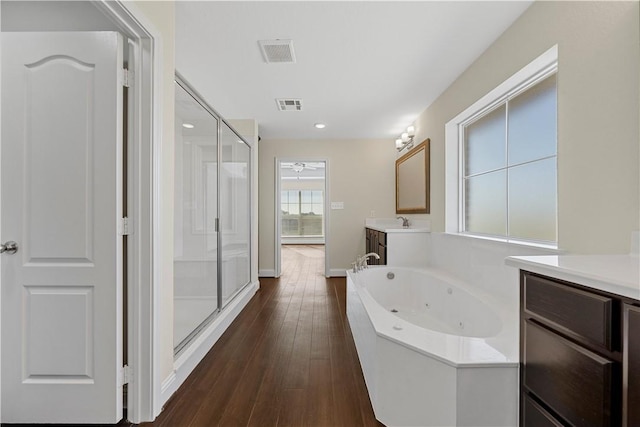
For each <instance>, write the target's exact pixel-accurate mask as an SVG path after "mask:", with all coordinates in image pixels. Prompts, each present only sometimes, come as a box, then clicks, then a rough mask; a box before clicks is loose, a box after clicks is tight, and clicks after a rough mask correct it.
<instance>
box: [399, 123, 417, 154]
mask: <svg viewBox="0 0 640 427" xmlns="http://www.w3.org/2000/svg"><path fill="white" fill-rule="evenodd" d="M415 135H416V128H415V127H413V126H409V127H408V128H407V131H406V132H403V133H402V135H400V138H398V139H396V149H397V150H398V151H402V150H404V149H405V148H411V147H413V137H414V136H415Z"/></svg>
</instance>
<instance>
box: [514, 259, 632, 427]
mask: <svg viewBox="0 0 640 427" xmlns="http://www.w3.org/2000/svg"><path fill="white" fill-rule="evenodd" d="M520 290H521V294H520V295H521V296H520V302H521V304H520V368H521V369H520V390H521V395H520V425H521V426H526V427H538V426H589V427H597V426H620V425H622V426H628V427H631V426H640V302H638V301H635V300H630V299H627V298H624V297H621V296H617V295H614V294H608V293H606V292H601V291H596V290H592V289H590V288H586V287H583V286H581V285H577V284H574V283H568V282H564V281H560V280H557V279H554V278H550V277H545V276H541V275H537V274H533V273H529V272H525V271H523V272H521V274H520Z"/></svg>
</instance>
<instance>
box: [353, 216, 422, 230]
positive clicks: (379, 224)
mask: <svg viewBox="0 0 640 427" xmlns="http://www.w3.org/2000/svg"><path fill="white" fill-rule="evenodd" d="M364 226H365V227H367V228H370V229H372V230H377V231H382V232H383V233H428V232H430V231H431V221H429V220H424V219H412V218H409V228H404V227H402V220H399V219H397V218H367V219H365V221H364Z"/></svg>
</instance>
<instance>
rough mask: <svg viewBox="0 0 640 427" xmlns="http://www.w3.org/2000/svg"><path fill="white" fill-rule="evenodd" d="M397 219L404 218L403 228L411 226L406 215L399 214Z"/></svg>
mask: <svg viewBox="0 0 640 427" xmlns="http://www.w3.org/2000/svg"><path fill="white" fill-rule="evenodd" d="M396 219H401V220H402V228H409V218H407V217H406V216H399V217H397V218H396Z"/></svg>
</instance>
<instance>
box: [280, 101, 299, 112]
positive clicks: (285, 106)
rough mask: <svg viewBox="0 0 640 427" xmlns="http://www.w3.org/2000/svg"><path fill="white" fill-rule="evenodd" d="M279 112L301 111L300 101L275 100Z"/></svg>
mask: <svg viewBox="0 0 640 427" xmlns="http://www.w3.org/2000/svg"><path fill="white" fill-rule="evenodd" d="M276 103H277V104H278V110H280V111H302V99H276Z"/></svg>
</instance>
